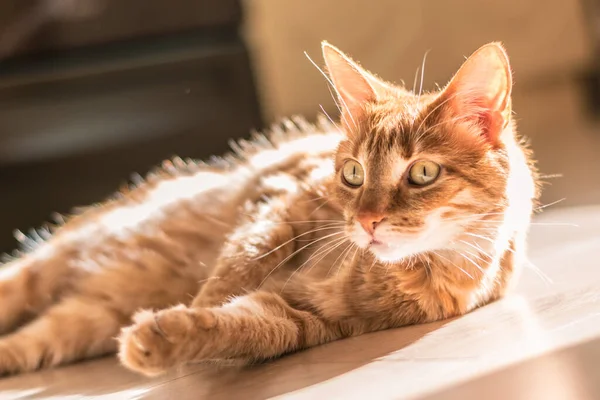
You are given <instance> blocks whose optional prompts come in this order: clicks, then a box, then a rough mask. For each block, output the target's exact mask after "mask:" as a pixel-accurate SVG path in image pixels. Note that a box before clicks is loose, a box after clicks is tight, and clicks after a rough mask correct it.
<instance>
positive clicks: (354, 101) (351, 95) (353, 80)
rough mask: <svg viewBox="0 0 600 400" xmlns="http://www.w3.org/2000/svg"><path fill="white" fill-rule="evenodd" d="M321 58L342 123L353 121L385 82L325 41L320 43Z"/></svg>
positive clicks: (385, 87)
mask: <svg viewBox="0 0 600 400" xmlns="http://www.w3.org/2000/svg"><path fill="white" fill-rule="evenodd" d="M321 45H322V49H323V58H324V59H325V64H326V65H327V71H328V72H329V77H330V78H331V82H332V83H333V86H334V89H335V91H336V93H337V95H338V100H339V103H340V104H339V106H340V108H341V109H342V122H343V123H345V124H350V123H352V122H354V123H356V120H357V119H360V118H361V116H362V113H363V112H364V106H365V104H367V103H368V102H372V101H376V100H377V99H378V98H379V97H380V95H381V94H382V93H383V92H384V91H385V90H388V89H387V84H385V83H384V82H382V81H380V80H379V79H378V78H376V77H375V76H373V75H371V74H370V73H369V72H367V71H365V70H364V69H362V68H361V67H360V66H359V65H358V64H357V63H355V62H354V61H352V59H350V57H348V56H347V55H345V54H344V53H342V52H341V51H340V50H338V49H337V48H336V47H334V46H332V45H330V44H329V43H327V42H322V43H321Z"/></svg>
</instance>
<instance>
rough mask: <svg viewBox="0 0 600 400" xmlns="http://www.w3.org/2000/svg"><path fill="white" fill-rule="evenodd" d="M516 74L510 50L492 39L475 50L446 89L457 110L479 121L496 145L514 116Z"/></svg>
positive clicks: (444, 97) (446, 98) (447, 98)
mask: <svg viewBox="0 0 600 400" xmlns="http://www.w3.org/2000/svg"><path fill="white" fill-rule="evenodd" d="M511 90H512V74H511V70H510V64H509V61H508V56H507V54H506V51H505V50H504V48H503V47H502V45H501V44H500V43H495V42H494V43H489V44H486V45H484V46H482V47H480V48H479V49H478V50H477V51H475V52H474V53H473V54H472V55H471V56H470V57H469V58H468V59H467V61H465V63H464V64H463V65H462V67H461V68H460V69H459V70H458V72H457V73H456V75H454V78H452V80H451V81H450V83H449V84H448V86H447V87H446V89H445V90H444V91H443V93H442V96H441V97H442V101H446V102H447V103H448V105H449V106H450V110H452V112H453V114H455V116H456V117H458V118H461V117H463V116H464V118H465V120H470V121H472V122H473V123H474V124H476V125H477V126H478V127H479V128H480V129H481V133H482V134H483V135H484V137H485V138H486V139H487V140H488V141H489V142H490V143H492V144H493V145H495V144H497V143H498V139H499V136H500V134H501V133H502V131H503V130H504V128H505V127H506V126H507V125H508V123H509V121H510V117H511V98H510V95H511Z"/></svg>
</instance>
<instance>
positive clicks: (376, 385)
mask: <svg viewBox="0 0 600 400" xmlns="http://www.w3.org/2000/svg"><path fill="white" fill-rule="evenodd" d="M570 224H576V225H578V226H572V225H570ZM598 227H600V206H588V207H577V208H563V209H560V208H557V209H556V210H551V211H546V212H544V213H543V214H541V215H539V216H538V218H537V219H536V225H534V226H533V228H532V235H531V240H530V247H531V249H530V256H531V259H532V262H533V264H534V265H535V267H534V266H533V265H532V266H529V267H528V268H527V269H526V270H525V271H524V274H523V276H522V279H521V281H520V284H519V285H518V287H517V288H516V291H515V293H514V295H512V296H510V297H508V298H505V299H503V300H502V301H499V302H497V303H494V304H491V305H489V306H486V307H484V308H482V309H479V310H477V311H475V312H473V313H471V314H469V315H467V316H465V317H462V318H458V319H455V320H451V321H444V322H439V323H435V324H429V325H421V326H412V327H408V328H404V329H396V330H390V331H386V332H379V333H376V334H370V335H365V336H363V337H358V338H352V339H348V340H343V341H339V342H335V343H331V344H328V345H325V346H321V347H318V348H315V349H312V350H309V351H305V352H302V353H298V354H295V355H291V356H288V357H285V358H283V359H280V360H278V361H275V362H272V363H269V364H264V365H260V366H254V367H245V368H242V367H235V366H229V367H222V366H221V367H219V368H217V367H215V366H206V365H205V366H193V367H189V368H184V369H181V370H180V371H175V372H173V373H171V374H169V375H167V376H163V377H160V378H157V379H147V378H143V377H140V376H137V375H135V374H132V373H130V372H128V371H126V370H125V369H123V368H121V367H120V366H119V365H118V364H117V363H116V361H115V360H114V359H113V358H105V359H101V360H97V361H92V362H87V363H81V364H76V365H72V366H68V367H64V368H58V369H55V370H50V371H44V372H41V373H35V374H28V375H21V376H15V377H10V378H5V379H2V380H0V399H48V398H52V399H79V398H100V399H108V398H110V399H120V398H123V399H126V398H142V399H177V400H185V399H204V398H206V399H261V398H268V397H277V396H281V397H285V398H291V399H296V398H298V399H300V398H302V399H334V398H343V399H365V398H371V399H388V398H389V399H391V398H396V399H398V398H400V399H405V398H424V399H434V398H435V399H482V398H486V399H545V400H549V399H578V400H579V399H598V398H600V368H598V364H599V363H600V268H599V267H600V263H599V260H600V230H599V229H598ZM535 268H539V270H540V272H535ZM550 280H551V281H550Z"/></svg>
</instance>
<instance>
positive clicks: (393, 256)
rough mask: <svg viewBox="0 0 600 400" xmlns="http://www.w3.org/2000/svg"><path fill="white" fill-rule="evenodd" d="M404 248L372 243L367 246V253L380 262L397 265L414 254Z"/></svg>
mask: <svg viewBox="0 0 600 400" xmlns="http://www.w3.org/2000/svg"><path fill="white" fill-rule="evenodd" d="M406 247H407V246H401V247H393V246H390V245H388V244H386V243H382V242H372V243H370V244H369V251H370V252H371V253H372V254H373V255H374V256H375V258H377V259H378V260H379V261H381V262H386V263H397V262H400V261H402V260H403V259H405V258H406V257H409V256H411V255H412V254H414V252H413V251H410V250H409V249H408V248H406Z"/></svg>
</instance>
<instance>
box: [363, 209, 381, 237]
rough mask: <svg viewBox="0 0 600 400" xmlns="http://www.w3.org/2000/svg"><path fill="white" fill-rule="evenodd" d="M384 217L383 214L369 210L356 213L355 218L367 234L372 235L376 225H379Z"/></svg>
mask: <svg viewBox="0 0 600 400" xmlns="http://www.w3.org/2000/svg"><path fill="white" fill-rule="evenodd" d="M384 218H385V216H384V215H383V214H380V213H371V212H369V213H361V214H358V216H357V217H356V220H357V221H358V223H359V224H360V226H362V227H363V229H364V230H365V231H366V232H367V233H368V234H370V235H372V234H373V233H374V232H375V228H377V225H379V224H380V223H381V221H383V219H384Z"/></svg>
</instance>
